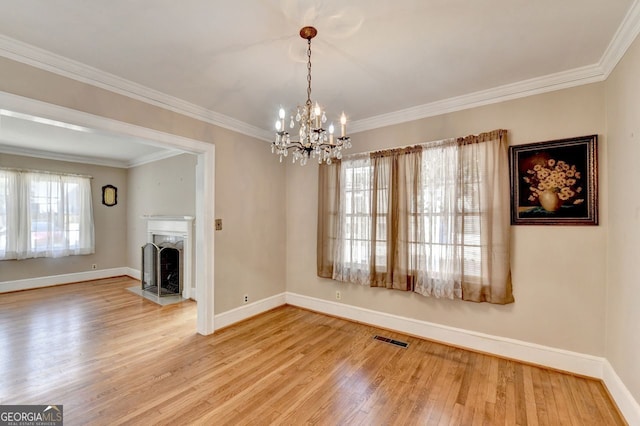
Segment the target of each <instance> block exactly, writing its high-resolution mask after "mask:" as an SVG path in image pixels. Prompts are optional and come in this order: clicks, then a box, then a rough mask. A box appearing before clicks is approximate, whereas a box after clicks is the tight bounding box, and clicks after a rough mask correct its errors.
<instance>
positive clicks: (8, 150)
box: [0, 145, 130, 169]
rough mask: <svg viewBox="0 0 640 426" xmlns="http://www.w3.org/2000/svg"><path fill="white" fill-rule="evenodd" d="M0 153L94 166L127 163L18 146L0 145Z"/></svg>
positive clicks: (117, 166)
mask: <svg viewBox="0 0 640 426" xmlns="http://www.w3.org/2000/svg"><path fill="white" fill-rule="evenodd" d="M0 153H2V154H11V155H21V156H24V157H35V158H44V159H47V160H57V161H68V162H71V163H82V164H94V165H96V166H106V167H116V168H119V169H126V168H128V167H130V166H129V163H128V162H126V161H118V160H113V159H107V158H96V157H85V156H81V155H72V154H60V153H57V152H49V151H43V150H39V149H31V148H20V147H16V146H8V145H0Z"/></svg>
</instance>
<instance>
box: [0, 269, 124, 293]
mask: <svg viewBox="0 0 640 426" xmlns="http://www.w3.org/2000/svg"><path fill="white" fill-rule="evenodd" d="M127 270H128V268H111V269H97V270H92V271H86V272H75V273H72V274H61V275H51V276H48V277H37V278H26V279H23V280H14V281H2V282H0V293H7V292H10V291H19V290H30V289H33V288H40V287H49V286H52V285H61V284H70V283H76V282H80V281H89V280H99V279H102V278H110V277H117V276H120V275H128V271H127Z"/></svg>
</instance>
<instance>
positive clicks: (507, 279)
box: [458, 130, 514, 304]
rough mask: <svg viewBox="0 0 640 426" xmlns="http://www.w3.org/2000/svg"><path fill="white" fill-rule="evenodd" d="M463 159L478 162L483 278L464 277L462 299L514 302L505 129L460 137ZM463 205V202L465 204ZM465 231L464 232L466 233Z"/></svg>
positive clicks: (465, 162)
mask: <svg viewBox="0 0 640 426" xmlns="http://www.w3.org/2000/svg"><path fill="white" fill-rule="evenodd" d="M458 144H459V145H460V156H461V161H462V162H463V163H464V164H476V165H477V170H476V171H475V173H478V174H479V179H476V181H477V182H478V185H477V186H474V187H468V188H467V190H468V191H473V192H474V194H475V195H476V197H477V201H478V204H479V210H480V212H481V215H480V250H481V259H482V263H481V265H480V274H479V276H480V278H479V279H474V280H463V282H462V299H463V300H469V301H473V302H489V303H496V304H507V303H513V301H514V298H513V292H512V285H511V267H510V247H509V231H510V218H509V197H510V193H509V161H508V141H507V131H506V130H494V131H492V132H488V133H482V134H480V135H477V136H468V137H466V138H460V139H458ZM463 207H464V205H463ZM463 235H464V234H463Z"/></svg>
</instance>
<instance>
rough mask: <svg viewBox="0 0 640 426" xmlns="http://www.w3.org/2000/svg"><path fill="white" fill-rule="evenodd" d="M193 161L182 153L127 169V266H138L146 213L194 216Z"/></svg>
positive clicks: (145, 238)
mask: <svg viewBox="0 0 640 426" xmlns="http://www.w3.org/2000/svg"><path fill="white" fill-rule="evenodd" d="M196 162H197V157H196V156H195V155H192V154H181V155H178V156H175V157H171V158H166V159H164V160H160V161H154V162H153V163H148V164H143V165H141V166H138V167H132V168H130V169H128V170H127V172H128V173H127V178H128V182H129V184H128V187H127V206H128V208H127V266H128V267H130V268H133V269H137V270H140V267H141V266H140V264H141V254H140V253H141V251H140V247H142V246H143V245H144V244H145V243H146V242H147V221H146V220H145V219H144V218H143V216H146V215H165V216H195V214H196V195H195V187H196V179H195V177H196Z"/></svg>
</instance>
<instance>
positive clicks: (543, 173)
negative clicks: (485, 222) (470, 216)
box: [509, 135, 598, 225]
mask: <svg viewBox="0 0 640 426" xmlns="http://www.w3.org/2000/svg"><path fill="white" fill-rule="evenodd" d="M597 153H598V135H591V136H582V137H577V138H570V139H558V140H554V141H548V142H537V143H530V144H526V145H515V146H511V147H509V154H510V155H509V163H510V164H509V167H510V170H511V224H512V225H597V224H598V161H597Z"/></svg>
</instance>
